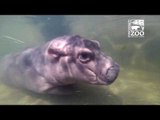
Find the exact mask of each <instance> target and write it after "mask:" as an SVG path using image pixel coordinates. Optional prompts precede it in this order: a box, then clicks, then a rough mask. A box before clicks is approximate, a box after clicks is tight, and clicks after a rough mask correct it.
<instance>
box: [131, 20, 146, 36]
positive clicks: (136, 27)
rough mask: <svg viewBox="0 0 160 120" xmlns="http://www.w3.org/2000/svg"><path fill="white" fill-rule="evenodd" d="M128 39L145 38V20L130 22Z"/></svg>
mask: <svg viewBox="0 0 160 120" xmlns="http://www.w3.org/2000/svg"><path fill="white" fill-rule="evenodd" d="M128 37H129V38H137V37H144V20H142V19H129V20H128Z"/></svg>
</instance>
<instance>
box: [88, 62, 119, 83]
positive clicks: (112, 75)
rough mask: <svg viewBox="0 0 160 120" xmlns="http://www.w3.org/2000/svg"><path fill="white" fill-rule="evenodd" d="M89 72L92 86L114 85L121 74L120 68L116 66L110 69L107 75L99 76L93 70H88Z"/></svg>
mask: <svg viewBox="0 0 160 120" xmlns="http://www.w3.org/2000/svg"><path fill="white" fill-rule="evenodd" d="M87 72H88V73H89V76H90V77H89V80H90V81H89V83H91V84H96V85H109V84H111V83H113V82H114V81H115V80H116V78H117V77H118V74H119V66H118V65H115V66H112V67H110V68H109V69H108V70H107V72H106V74H105V75H104V74H102V73H101V74H100V75H98V74H97V73H95V72H94V71H93V70H91V69H89V68H88V69H87Z"/></svg>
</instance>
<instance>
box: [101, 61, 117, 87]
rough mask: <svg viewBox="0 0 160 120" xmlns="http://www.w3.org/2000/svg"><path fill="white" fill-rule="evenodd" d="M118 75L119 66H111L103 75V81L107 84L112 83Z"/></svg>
mask: <svg viewBox="0 0 160 120" xmlns="http://www.w3.org/2000/svg"><path fill="white" fill-rule="evenodd" d="M118 73H119V65H118V64H117V63H115V64H114V65H113V66H111V67H110V68H108V69H107V70H106V74H105V75H106V76H105V79H104V81H105V82H106V83H107V84H111V83H113V82H114V81H115V80H116V78H117V76H118Z"/></svg>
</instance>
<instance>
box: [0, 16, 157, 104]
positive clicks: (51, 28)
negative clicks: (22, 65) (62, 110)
mask: <svg viewBox="0 0 160 120" xmlns="http://www.w3.org/2000/svg"><path fill="white" fill-rule="evenodd" d="M128 19H143V20H144V33H145V34H144V37H143V38H128ZM159 32H160V16H153V15H152V16H149V15H148V16H147V15H141V16H140V15H139V16H136V15H134V16H131V15H125V16H123V15H119V16H118V15H104V16H102V15H98V16H83V15H81V16H80V15H77V16H76V15H74V16H71V15H66V16H63V15H58V16H56V15H44V16H43V15H41V16H36V15H32V16H31V15H30V16H29V15H28V16H27V15H26V16H22V15H19V16H18V15H13V16H11V15H10V16H9V15H5V16H3V15H1V16H0V58H3V57H4V56H5V55H7V54H10V53H15V52H17V51H22V50H23V49H25V48H28V47H33V46H37V45H39V44H42V43H44V42H46V41H49V40H51V39H53V38H55V37H58V36H62V35H73V34H78V35H81V36H84V37H86V38H88V39H95V40H98V41H99V42H100V44H101V47H102V51H104V52H105V53H106V54H107V55H109V56H111V57H112V58H113V59H114V60H115V61H116V62H117V63H118V64H119V65H120V73H119V76H118V78H117V79H116V80H115V82H114V83H112V84H111V85H108V86H105V85H89V84H79V85H78V86H77V87H78V89H79V92H77V93H76V94H73V95H67V96H66V95H60V96H59V95H42V94H36V93H33V92H30V91H25V90H20V89H18V88H14V87H11V86H7V85H5V84H3V83H0V104H15V105H24V104H25V105H90V104H94V105H128V104H131V105H141V104H142V105H159V104H160V87H159V84H160V74H159V73H160V56H159V53H158V52H159V50H160V40H159V39H160V34H159Z"/></svg>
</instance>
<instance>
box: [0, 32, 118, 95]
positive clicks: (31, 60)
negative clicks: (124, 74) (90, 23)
mask: <svg viewBox="0 0 160 120" xmlns="http://www.w3.org/2000/svg"><path fill="white" fill-rule="evenodd" d="M2 68H3V70H2V71H1V73H2V75H1V79H2V80H3V81H4V82H5V83H7V84H10V85H13V86H16V87H20V88H24V89H27V90H31V91H33V92H37V93H49V94H54V93H56V92H57V93H58V92H59V93H61V91H63V88H65V86H68V85H72V84H75V83H77V82H78V81H83V82H86V83H89V84H95V85H108V84H111V83H113V81H114V80H115V79H116V78H117V76H118V73H119V65H118V64H117V63H116V62H114V61H113V60H112V59H111V57H109V56H106V55H105V54H104V53H103V52H102V51H101V50H100V44H99V42H98V41H95V40H88V39H86V38H83V37H81V36H78V35H74V36H62V37H57V38H55V39H53V40H51V41H49V42H47V43H46V44H44V45H42V46H39V47H35V48H29V49H27V50H25V51H23V52H20V53H17V54H14V55H8V56H6V57H5V58H4V59H3V61H2Z"/></svg>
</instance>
